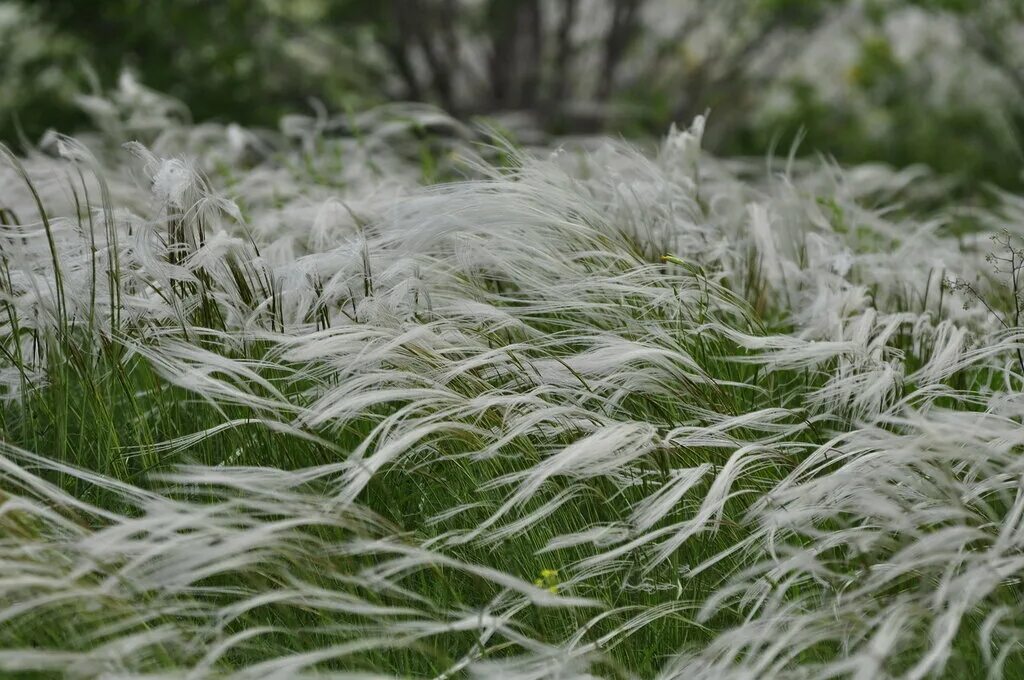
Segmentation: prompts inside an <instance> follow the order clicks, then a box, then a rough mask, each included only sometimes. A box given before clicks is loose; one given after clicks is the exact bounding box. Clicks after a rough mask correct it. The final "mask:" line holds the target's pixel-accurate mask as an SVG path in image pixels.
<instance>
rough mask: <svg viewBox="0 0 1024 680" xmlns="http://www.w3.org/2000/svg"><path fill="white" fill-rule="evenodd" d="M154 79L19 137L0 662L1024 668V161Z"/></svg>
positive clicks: (891, 671)
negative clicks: (185, 97) (502, 126)
mask: <svg viewBox="0 0 1024 680" xmlns="http://www.w3.org/2000/svg"><path fill="white" fill-rule="evenodd" d="M123 85H124V84H123ZM129 85H130V83H129ZM135 92H136V94H137V95H138V96H137V97H136V98H135V101H136V102H137V103H138V108H137V109H134V110H132V111H127V112H123V115H122V116H121V117H120V118H112V119H111V120H112V121H115V122H117V123H118V124H116V125H115V124H111V125H107V126H106V127H104V128H103V129H102V131H101V132H97V133H93V134H90V135H83V136H82V137H80V138H78V139H72V138H68V137H62V136H58V135H50V136H49V137H48V138H46V139H45V140H44V141H43V143H42V144H40V145H39V146H38V148H33V149H32V151H30V152H27V153H18V154H14V153H13V152H5V155H4V158H3V162H2V164H0V398H2V405H0V675H3V676H4V677H26V678H36V677H39V678H45V677H70V678H141V677H146V678H188V679H190V680H191V679H199V678H238V679H246V678H251V679H254V680H255V679H257V678H258V679H263V678H280V679H282V680H285V679H290V678H300V677H318V678H319V677H331V678H350V679H353V680H354V679H356V678H359V679H368V678H392V677H400V678H479V679H482V680H489V679H497V678H502V679H509V680H512V679H515V680H542V679H547V678H551V679H555V678H557V679H559V680H583V679H593V678H609V679H611V678H657V679H658V680H670V679H676V678H678V679H680V680H705V679H707V680H712V679H714V680H721V679H730V680H732V679H735V680H741V679H744V680H746V679H749V680H755V679H762V678H801V679H802V678H807V679H812V678H815V679H816V678H855V679H857V680H873V679H879V678H896V677H899V678H935V677H942V678H986V677H991V678H1000V677H1005V678H1015V677H1022V676H1024V655H1022V654H1021V652H1022V648H1021V640H1022V638H1024V603H1022V601H1021V595H1022V590H1021V581H1020V573H1021V572H1022V570H1024V552H1022V548H1024V486H1022V479H1024V477H1022V475H1024V458H1022V457H1021V455H1020V454H1021V449H1022V445H1024V427H1022V424H1021V418H1022V416H1024V396H1022V391H1021V387H1022V384H1024V361H1022V359H1021V352H1022V350H1024V329H1022V327H1021V319H1020V312H1021V309H1022V308H1024V296H1022V293H1021V290H1020V286H1024V280H1022V279H1021V271H1022V269H1024V251H1022V250H1021V247H1022V241H1021V239H1022V238H1024V199H1022V198H1021V197H1019V196H1015V195H1012V194H1003V193H998V192H995V191H993V193H992V195H991V200H990V201H989V202H988V207H985V208H979V207H977V205H964V206H958V205H950V204H949V202H948V201H947V200H946V199H947V196H946V193H945V192H946V185H945V184H944V183H943V180H942V178H941V177H936V176H932V175H928V174H926V173H923V172H919V171H917V170H914V169H909V170H892V169H889V168H887V167H885V166H881V165H877V166H876V165H864V166H855V167H849V168H840V167H838V166H837V165H836V164H834V163H832V162H829V161H827V160H825V159H819V160H813V161H808V160H796V159H793V158H789V159H787V158H786V157H785V156H781V157H775V158H772V159H768V160H765V159H763V158H759V159H754V160H722V159H717V158H715V157H712V156H710V155H708V154H706V153H704V152H702V151H701V147H700V143H701V135H702V131H703V119H702V118H698V119H697V120H696V121H694V122H693V125H692V126H691V127H689V128H688V129H685V130H677V129H675V128H673V129H672V130H671V131H669V132H668V134H667V135H666V136H665V137H664V138H663V139H662V140H661V141H660V143H659V146H658V147H657V148H653V149H644V150H641V149H638V148H633V147H631V146H629V145H628V144H626V143H624V142H619V141H613V140H597V141H596V142H594V143H582V142H580V143H574V144H573V143H567V144H565V145H564V147H561V146H559V147H552V148H534V147H524V146H519V145H517V144H515V143H514V142H512V141H508V140H506V139H504V138H503V137H502V136H501V135H500V134H498V133H496V132H495V131H493V130H481V129H475V128H474V129H471V128H469V127H466V126H465V125H463V124H460V123H457V122H455V121H454V120H451V119H449V118H447V117H446V116H444V115H442V114H440V113H439V112H437V111H435V110H433V109H431V108H428V107H425V106H423V107H420V106H397V105H391V106H385V107H382V108H377V109H372V110H369V111H367V112H365V113H361V114H358V115H356V114H349V115H346V116H341V117H338V118H314V117H310V118H304V117H298V116H293V117H290V118H289V119H287V120H286V121H284V123H283V124H282V130H283V132H282V133H281V134H271V133H264V132H259V131H254V130H249V129H245V128H241V127H238V126H235V125H229V126H222V125H216V124H201V125H183V124H180V123H178V122H176V121H175V119H174V117H173V115H172V108H173V107H170V105H167V104H166V102H165V101H164V100H162V99H161V98H159V97H158V96H157V95H155V94H154V93H149V92H148V91H144V90H136V91H135ZM111 106H113V105H111ZM133 126H135V127H133ZM138 126H145V128H146V129H147V130H148V131H149V133H148V136H147V138H146V144H145V145H143V144H141V143H138V142H130V140H131V139H137V138H139V135H137V134H136V133H135V131H136V130H137V129H138ZM125 142H129V143H127V144H124V143H125Z"/></svg>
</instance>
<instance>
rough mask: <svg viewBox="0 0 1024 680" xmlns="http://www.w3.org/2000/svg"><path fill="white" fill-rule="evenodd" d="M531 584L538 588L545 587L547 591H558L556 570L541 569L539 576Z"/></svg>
mask: <svg viewBox="0 0 1024 680" xmlns="http://www.w3.org/2000/svg"><path fill="white" fill-rule="evenodd" d="M533 585H535V586H537V587H538V588H546V589H547V590H548V592H551V593H557V592H558V570H557V569H541V570H540V578H538V579H537V580H535V581H534V582H533Z"/></svg>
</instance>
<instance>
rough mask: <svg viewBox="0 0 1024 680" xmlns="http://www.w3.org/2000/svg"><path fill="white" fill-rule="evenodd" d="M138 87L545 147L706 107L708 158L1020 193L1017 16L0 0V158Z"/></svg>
mask: <svg viewBox="0 0 1024 680" xmlns="http://www.w3.org/2000/svg"><path fill="white" fill-rule="evenodd" d="M143 86H144V88H148V89H146V90H144V89H142V88H143ZM149 90H152V91H155V92H160V93H166V94H167V95H169V96H170V97H173V98H174V99H175V100H178V101H180V102H182V103H184V105H185V106H183V107H179V108H178V109H177V110H176V111H175V115H177V116H180V117H181V118H183V119H185V120H189V121H194V122H200V121H217V122H229V121H230V122H237V123H240V124H242V125H245V126H249V127H269V128H276V127H277V126H278V124H279V121H280V119H281V117H282V116H283V115H284V114H287V113H304V114H307V115H323V114H325V112H328V111H329V112H331V113H337V112H342V113H344V112H351V111H359V110H363V109H365V108H367V107H370V106H374V105H377V104H381V103H384V102H388V101H409V100H411V101H424V102H430V103H433V104H436V105H438V106H441V107H443V108H444V109H446V110H448V111H449V112H451V113H452V114H454V115H456V116H458V117H460V118H465V119H473V118H477V117H488V118H490V119H492V120H495V121H499V122H500V123H501V124H503V125H506V126H508V128H509V129H511V130H514V131H519V134H521V135H526V136H531V135H532V136H534V137H538V138H544V137H545V136H555V135H558V136H561V135H575V134H589V133H595V132H602V133H610V134H614V135H621V136H624V137H626V138H636V139H644V138H650V137H652V136H658V135H663V134H664V133H665V132H666V131H667V129H668V127H669V125H670V124H671V123H673V122H675V123H677V124H679V125H686V124H688V123H689V121H690V120H691V119H692V118H693V117H694V116H695V115H697V114H700V113H703V112H705V111H706V110H710V114H711V115H710V118H709V122H708V127H707V132H706V135H705V141H706V146H707V147H708V148H709V149H710V150H711V151H713V152H715V153H718V154H728V155H746V156H749V155H764V154H767V153H769V152H772V151H773V150H774V151H775V152H776V153H778V154H780V155H785V154H786V153H788V152H789V150H790V149H791V148H792V147H793V145H794V143H795V142H798V141H799V147H798V152H799V153H800V154H801V155H807V154H815V153H823V154H827V155H831V156H833V157H835V158H836V159H837V160H838V161H840V162H842V163H860V162H867V161H879V162H885V163H889V164H892V165H895V166H906V165H910V164H923V165H924V166H927V167H929V168H930V169H932V170H933V171H935V172H937V173H941V174H943V175H947V176H949V177H950V178H951V179H952V180H953V182H954V186H955V191H957V192H960V193H962V194H973V195H981V194H983V193H984V192H985V191H987V189H986V187H989V186H997V187H1002V188H1006V189H1010V190H1019V189H1021V188H1022V184H1024V181H1022V180H1024V176H1022V172H1021V171H1022V167H1024V164H1022V158H1024V154H1022V149H1021V130H1022V129H1024V0H88V1H87V0H0V140H3V141H4V142H5V143H7V144H9V145H14V146H21V145H23V144H25V143H27V142H28V143H31V142H35V141H37V140H38V139H39V137H40V135H42V134H43V133H44V132H45V131H46V130H47V129H49V128H56V129H58V130H60V131H63V132H74V131H75V130H77V129H81V128H85V127H90V126H95V125H96V120H97V119H98V118H99V119H102V117H103V116H105V115H107V116H109V115H116V112H112V111H111V110H108V109H109V104H108V103H106V102H107V101H108V100H109V97H110V96H111V95H110V93H111V92H114V91H116V92H118V93H120V95H119V96H132V93H133V92H134V93H136V94H137V93H139V92H145V91H149ZM104 97H106V98H107V99H104ZM105 107H107V108H105Z"/></svg>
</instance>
